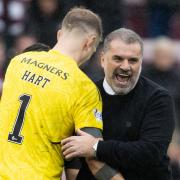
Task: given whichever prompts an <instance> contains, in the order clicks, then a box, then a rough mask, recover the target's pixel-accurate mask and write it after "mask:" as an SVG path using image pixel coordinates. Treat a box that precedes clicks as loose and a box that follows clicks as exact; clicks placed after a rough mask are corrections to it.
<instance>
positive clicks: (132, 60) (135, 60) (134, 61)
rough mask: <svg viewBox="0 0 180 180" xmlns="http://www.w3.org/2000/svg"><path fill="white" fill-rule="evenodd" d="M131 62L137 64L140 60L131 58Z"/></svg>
mask: <svg viewBox="0 0 180 180" xmlns="http://www.w3.org/2000/svg"><path fill="white" fill-rule="evenodd" d="M129 62H130V63H136V62H138V59H137V58H130V59H129Z"/></svg>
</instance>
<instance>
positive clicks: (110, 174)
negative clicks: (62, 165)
mask: <svg viewBox="0 0 180 180" xmlns="http://www.w3.org/2000/svg"><path fill="white" fill-rule="evenodd" d="M84 131H86V132H88V133H89V134H93V135H94V136H96V137H99V138H92V139H91V137H93V136H91V135H89V134H87V133H85V132H84ZM77 133H78V135H81V137H82V136H83V135H85V137H89V139H87V140H86V141H89V142H90V143H92V146H89V148H90V149H92V151H91V152H92V154H91V155H89V156H91V157H94V154H95V152H94V150H93V148H92V147H93V144H95V143H96V141H98V140H99V139H100V137H102V135H101V131H100V130H99V129H96V128H83V131H80V130H79V131H77ZM78 138H79V137H78V136H72V137H70V138H67V139H65V140H63V141H62V145H63V146H62V151H63V155H64V156H65V158H66V159H68V158H71V157H70V156H69V152H72V150H73V149H71V146H72V145H73V146H76V148H77V149H79V150H80V151H81V147H82V146H81V140H79V141H76V140H77V139H78ZM91 140H92V141H91ZM87 148H88V147H87ZM82 152H83V150H82ZM70 154H71V153H70ZM86 162H87V164H88V167H89V169H90V170H91V172H92V174H93V175H94V176H95V177H96V178H97V179H98V180H107V179H112V180H123V179H124V178H123V176H122V175H121V174H120V173H119V172H117V171H116V170H114V169H113V168H111V167H110V166H108V165H106V164H105V163H102V162H99V161H97V160H95V159H92V158H86Z"/></svg>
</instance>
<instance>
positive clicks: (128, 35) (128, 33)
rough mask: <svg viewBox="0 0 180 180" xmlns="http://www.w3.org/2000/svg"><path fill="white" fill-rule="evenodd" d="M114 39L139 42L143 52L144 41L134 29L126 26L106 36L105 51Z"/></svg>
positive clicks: (128, 42) (131, 42) (129, 42)
mask: <svg viewBox="0 0 180 180" xmlns="http://www.w3.org/2000/svg"><path fill="white" fill-rule="evenodd" d="M114 39H120V40H121V41H123V42H125V43H127V44H133V43H139V45H140V47H141V53H142V54H143V41H142V39H141V37H140V36H139V35H138V34H137V33H135V32H134V31H132V30H130V29H126V28H120V29H117V30H115V31H112V32H111V33H110V34H108V35H107V36H106V38H105V39H104V45H103V51H104V52H106V51H107V50H108V49H109V46H110V43H111V41H112V40H114Z"/></svg>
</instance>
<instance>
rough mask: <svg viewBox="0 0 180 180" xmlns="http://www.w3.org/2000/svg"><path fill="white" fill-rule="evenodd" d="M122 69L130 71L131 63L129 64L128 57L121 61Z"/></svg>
mask: <svg viewBox="0 0 180 180" xmlns="http://www.w3.org/2000/svg"><path fill="white" fill-rule="evenodd" d="M120 67H121V69H122V70H124V71H129V70H130V64H129V61H128V59H124V60H123V61H122V63H121V66H120Z"/></svg>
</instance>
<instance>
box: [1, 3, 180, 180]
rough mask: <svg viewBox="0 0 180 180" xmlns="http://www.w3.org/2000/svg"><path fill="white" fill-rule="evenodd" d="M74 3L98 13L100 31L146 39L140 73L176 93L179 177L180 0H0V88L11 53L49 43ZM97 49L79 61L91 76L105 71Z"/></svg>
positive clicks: (178, 175)
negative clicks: (86, 59)
mask: <svg viewBox="0 0 180 180" xmlns="http://www.w3.org/2000/svg"><path fill="white" fill-rule="evenodd" d="M74 6H85V7H87V8H89V9H91V10H93V11H94V12H96V13H97V14H99V15H100V17H101V18H102V22H103V29H104V36H106V35H107V34H108V33H109V32H111V31H112V30H114V29H117V28H119V27H126V28H130V29H132V30H134V31H135V32H137V33H138V34H139V35H140V36H141V37H142V38H143V39H144V46H145V47H144V60H143V70H142V74H143V75H145V76H147V77H148V78H150V79H152V80H153V81H155V82H157V83H158V84H160V85H162V86H164V87H165V88H167V89H168V90H169V91H170V93H171V95H172V96H173V98H174V104H175V116H176V122H177V126H176V127H177V128H176V131H175V133H174V138H173V141H172V144H171V146H170V148H169V152H168V153H169V156H170V158H171V161H172V163H171V164H172V167H173V176H174V180H178V179H180V133H179V129H180V0H0V93H1V90H2V83H3V79H4V74H5V71H6V68H7V66H8V64H9V62H10V59H11V58H12V57H13V56H15V55H16V54H18V53H21V52H22V50H23V49H25V48H26V47H28V46H30V45H32V44H34V43H36V42H41V43H45V44H47V45H49V46H50V47H53V45H54V44H55V42H56V39H54V37H56V31H57V30H58V29H59V28H60V26H61V24H60V22H61V20H62V18H63V17H64V15H65V14H66V12H67V11H68V10H69V9H71V8H72V7H74ZM100 53H101V45H100V46H99V47H98V50H97V52H96V53H95V54H94V55H93V57H92V58H91V61H89V62H88V63H86V64H85V65H83V67H82V69H83V71H84V72H85V73H86V74H87V75H88V76H89V77H90V78H91V79H92V80H93V81H98V80H99V79H101V78H102V77H103V71H102V68H101V65H100V58H99V57H100Z"/></svg>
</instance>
